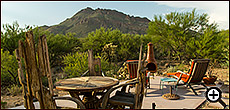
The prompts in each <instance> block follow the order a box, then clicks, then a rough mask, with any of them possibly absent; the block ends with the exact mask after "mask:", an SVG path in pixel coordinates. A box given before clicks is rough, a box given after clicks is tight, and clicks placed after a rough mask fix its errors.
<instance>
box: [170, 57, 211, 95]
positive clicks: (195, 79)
mask: <svg viewBox="0 0 230 110" xmlns="http://www.w3.org/2000/svg"><path fill="white" fill-rule="evenodd" d="M209 62H210V59H193V60H192V64H191V69H190V70H189V72H188V73H185V72H182V71H177V72H175V73H167V76H173V77H174V78H176V79H178V80H177V83H176V85H175V87H176V88H177V86H181V85H186V87H188V86H189V87H190V88H191V89H192V91H193V92H194V94H195V95H198V94H197V93H196V91H195V90H194V89H193V87H192V86H191V85H194V84H196V85H203V86H204V87H205V88H206V89H207V86H205V84H204V83H203V82H201V81H202V79H203V77H204V75H205V73H206V71H207V68H208V64H209ZM180 81H182V83H179V82H180Z"/></svg>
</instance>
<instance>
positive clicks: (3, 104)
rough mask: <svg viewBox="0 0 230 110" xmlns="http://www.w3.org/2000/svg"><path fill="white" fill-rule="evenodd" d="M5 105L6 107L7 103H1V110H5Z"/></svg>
mask: <svg viewBox="0 0 230 110" xmlns="http://www.w3.org/2000/svg"><path fill="white" fill-rule="evenodd" d="M6 105H7V102H2V101H1V108H3V109H4V108H6Z"/></svg>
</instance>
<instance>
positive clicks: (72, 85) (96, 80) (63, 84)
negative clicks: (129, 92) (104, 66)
mask: <svg viewBox="0 0 230 110" xmlns="http://www.w3.org/2000/svg"><path fill="white" fill-rule="evenodd" d="M118 83H119V81H118V79H115V78H112V77H103V76H86V77H76V78H69V79H64V80H61V81H58V82H56V83H55V87H56V89H57V90H63V91H68V92H69V93H70V95H71V96H72V97H75V98H77V99H79V100H81V98H80V97H79V95H83V99H82V100H81V101H82V102H83V104H85V106H86V108H94V109H97V108H99V105H100V103H101V101H102V98H103V96H104V95H105V93H103V92H102V91H104V90H105V89H107V90H108V89H110V88H111V87H113V86H114V85H117V84H118ZM97 93H102V94H100V95H101V98H100V99H99V98H98V97H96V95H97Z"/></svg>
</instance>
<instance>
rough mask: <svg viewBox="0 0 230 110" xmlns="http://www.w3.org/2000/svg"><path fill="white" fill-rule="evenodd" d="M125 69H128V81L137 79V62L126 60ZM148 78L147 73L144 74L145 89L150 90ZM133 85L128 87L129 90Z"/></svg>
mask: <svg viewBox="0 0 230 110" xmlns="http://www.w3.org/2000/svg"><path fill="white" fill-rule="evenodd" d="M126 63H127V69H128V73H129V79H134V78H136V77H137V69H138V60H127V61H126ZM149 80H150V78H149V76H148V73H147V72H146V79H145V81H146V82H145V87H146V88H147V87H148V88H149V89H150V81H149ZM133 87H134V85H129V89H128V91H129V90H130V88H133Z"/></svg>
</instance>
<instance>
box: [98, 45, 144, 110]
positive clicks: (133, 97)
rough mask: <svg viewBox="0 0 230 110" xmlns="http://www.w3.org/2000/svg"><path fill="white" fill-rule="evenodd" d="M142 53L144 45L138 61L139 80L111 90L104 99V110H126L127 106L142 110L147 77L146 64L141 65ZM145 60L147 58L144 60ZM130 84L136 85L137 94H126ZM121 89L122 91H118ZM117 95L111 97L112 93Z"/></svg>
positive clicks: (130, 81)
mask: <svg viewBox="0 0 230 110" xmlns="http://www.w3.org/2000/svg"><path fill="white" fill-rule="evenodd" d="M141 52H142V45H141V48H140V55H139V61H138V69H137V78H134V79H132V80H129V81H128V82H126V83H124V84H120V85H117V86H114V87H112V88H111V89H109V90H108V91H107V92H106V94H105V96H104V98H103V99H102V109H105V108H114V109H117V108H119V109H121V108H123V109H124V108H125V106H129V107H130V109H141V106H142V101H143V97H144V89H145V87H144V78H145V77H144V76H145V69H144V68H143V65H144V62H143V61H142V63H141ZM144 59H145V58H144ZM130 84H135V93H134V94H133V93H131V92H126V87H127V86H128V85H130ZM119 88H121V91H120V90H117V89H119ZM115 90H117V91H116V93H115V95H114V96H112V97H110V95H111V93H112V92H114V91H115Z"/></svg>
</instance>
